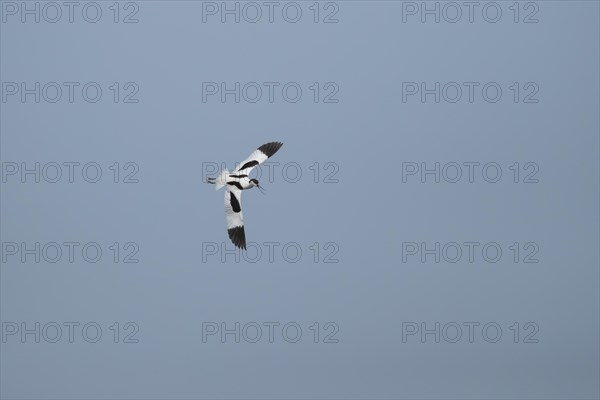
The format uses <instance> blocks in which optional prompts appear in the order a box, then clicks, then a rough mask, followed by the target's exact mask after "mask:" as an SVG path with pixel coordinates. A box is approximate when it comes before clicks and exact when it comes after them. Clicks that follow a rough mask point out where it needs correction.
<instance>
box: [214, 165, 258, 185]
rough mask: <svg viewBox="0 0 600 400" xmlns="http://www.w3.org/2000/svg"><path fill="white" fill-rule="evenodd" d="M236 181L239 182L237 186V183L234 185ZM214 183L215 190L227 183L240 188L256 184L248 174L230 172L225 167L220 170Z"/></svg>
mask: <svg viewBox="0 0 600 400" xmlns="http://www.w3.org/2000/svg"><path fill="white" fill-rule="evenodd" d="M236 182H237V183H238V184H239V187H238V185H235V183H236ZM215 183H216V185H215V190H219V189H221V188H222V187H223V186H225V185H227V184H229V185H233V186H236V187H238V188H239V189H240V190H246V189H251V188H253V187H255V186H256V185H255V184H254V182H252V181H251V180H250V178H249V177H248V175H245V174H240V173H237V172H230V171H228V170H226V169H225V170H223V171H221V173H220V174H219V177H218V178H217V179H216V182H215Z"/></svg>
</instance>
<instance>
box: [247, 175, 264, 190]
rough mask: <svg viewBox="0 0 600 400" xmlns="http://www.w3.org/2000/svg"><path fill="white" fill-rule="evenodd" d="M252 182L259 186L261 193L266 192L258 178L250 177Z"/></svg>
mask: <svg viewBox="0 0 600 400" xmlns="http://www.w3.org/2000/svg"><path fill="white" fill-rule="evenodd" d="M250 183H251V184H252V185H253V186H256V187H257V188H258V189H259V190H260V191H261V193H264V189H263V188H262V186H260V184H259V183H258V179H254V178H252V179H250Z"/></svg>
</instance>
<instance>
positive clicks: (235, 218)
mask: <svg viewBox="0 0 600 400" xmlns="http://www.w3.org/2000/svg"><path fill="white" fill-rule="evenodd" d="M281 146H283V143H280V142H270V143H266V144H263V145H262V146H260V147H259V148H258V149H256V150H254V151H253V152H252V154H250V156H249V157H248V158H246V159H245V160H244V161H242V162H241V163H240V164H239V165H240V166H239V168H237V169H236V170H235V171H228V170H226V169H224V170H223V171H221V172H220V173H219V176H217V177H216V178H208V183H212V184H214V185H215V189H216V190H219V189H221V188H222V187H225V188H226V190H225V216H226V217H227V233H228V234H229V239H231V241H232V242H233V244H234V245H236V246H237V247H239V248H241V249H245V248H246V233H245V231H244V217H243V215H242V191H244V190H247V189H251V188H253V187H255V186H256V187H258V188H259V189H261V186H260V185H259V183H258V180H257V179H251V178H250V177H249V176H248V175H249V174H250V171H252V170H253V169H254V167H256V166H257V165H259V164H262V163H263V162H264V161H265V160H266V159H268V158H269V157H271V156H272V155H273V154H275V153H276V152H277V150H279V149H280V148H281ZM261 190H262V189H261Z"/></svg>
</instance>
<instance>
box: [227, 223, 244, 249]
mask: <svg viewBox="0 0 600 400" xmlns="http://www.w3.org/2000/svg"><path fill="white" fill-rule="evenodd" d="M227 233H228V234H229V239H231V242H232V243H233V244H234V245H235V246H236V247H239V248H240V249H244V250H246V233H245V232H244V227H243V226H236V227H234V228H230V229H227Z"/></svg>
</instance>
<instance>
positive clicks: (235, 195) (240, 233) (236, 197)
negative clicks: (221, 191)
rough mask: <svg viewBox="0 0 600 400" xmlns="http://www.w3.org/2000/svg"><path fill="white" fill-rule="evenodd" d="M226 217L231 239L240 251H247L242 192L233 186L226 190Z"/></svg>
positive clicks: (228, 186)
mask: <svg viewBox="0 0 600 400" xmlns="http://www.w3.org/2000/svg"><path fill="white" fill-rule="evenodd" d="M225 216H226V218H227V233H228V234H229V239H231V241H232V242H233V244H234V245H236V246H237V247H239V248H240V249H244V250H246V233H245V232H244V216H243V215H242V191H241V190H240V189H238V188H237V187H235V186H233V185H227V190H225Z"/></svg>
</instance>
